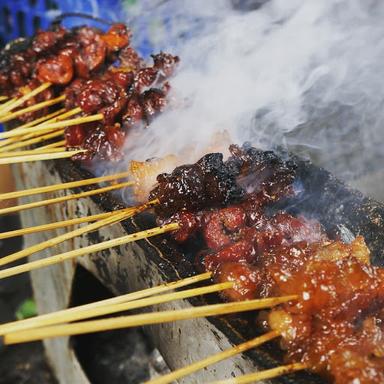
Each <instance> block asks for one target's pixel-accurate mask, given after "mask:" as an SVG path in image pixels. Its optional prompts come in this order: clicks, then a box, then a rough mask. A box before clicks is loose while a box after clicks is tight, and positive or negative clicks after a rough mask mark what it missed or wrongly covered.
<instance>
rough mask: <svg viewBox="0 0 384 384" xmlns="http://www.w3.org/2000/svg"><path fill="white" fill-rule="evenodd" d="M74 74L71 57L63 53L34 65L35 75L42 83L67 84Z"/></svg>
mask: <svg viewBox="0 0 384 384" xmlns="http://www.w3.org/2000/svg"><path fill="white" fill-rule="evenodd" d="M73 75H74V68H73V62H72V58H71V57H70V56H69V55H67V54H64V53H60V54H59V55H57V56H53V57H51V58H49V59H46V60H41V61H40V62H38V63H37V65H36V77H37V79H38V80H39V81H40V82H42V83H44V82H49V83H52V84H59V85H64V84H68V83H69V82H70V81H71V80H72V78H73Z"/></svg>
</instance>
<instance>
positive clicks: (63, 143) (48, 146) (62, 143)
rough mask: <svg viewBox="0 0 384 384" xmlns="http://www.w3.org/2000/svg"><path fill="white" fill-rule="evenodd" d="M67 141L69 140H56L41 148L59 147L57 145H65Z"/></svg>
mask: <svg viewBox="0 0 384 384" xmlns="http://www.w3.org/2000/svg"><path fill="white" fill-rule="evenodd" d="M66 142H67V141H66V140H60V141H56V142H54V143H51V144H47V145H43V146H41V147H39V149H44V148H57V147H61V146H65V143H66Z"/></svg>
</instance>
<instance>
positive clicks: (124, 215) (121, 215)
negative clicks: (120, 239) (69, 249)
mask: <svg viewBox="0 0 384 384" xmlns="http://www.w3.org/2000/svg"><path fill="white" fill-rule="evenodd" d="M155 203H157V201H155ZM153 205H154V202H153V201H150V202H149V203H147V204H144V205H141V206H139V207H131V208H126V209H123V211H122V212H118V213H116V214H114V215H110V216H109V217H107V218H105V219H102V220H98V221H96V222H95V223H92V224H88V225H86V226H84V227H81V228H77V229H75V230H73V231H70V232H65V233H63V234H62V235H59V236H56V237H54V238H52V239H49V240H46V241H43V242H41V243H38V244H35V245H32V246H30V247H28V248H24V249H22V250H21V251H19V252H15V253H12V254H10V255H8V256H4V257H2V258H0V266H2V265H5V264H8V263H12V262H13V261H16V260H20V259H23V258H25V257H28V256H30V255H33V254H34V253H36V252H39V251H42V250H44V249H47V248H51V247H54V246H55V245H57V244H60V243H62V242H64V241H67V240H70V239H73V238H74V237H77V236H81V235H83V234H85V233H88V232H93V231H95V230H96V229H99V228H102V227H106V226H108V225H111V224H116V223H118V222H120V221H122V220H125V219H128V218H129V217H132V216H133V215H135V214H137V213H139V212H142V211H144V210H145V209H148V208H150V207H152V206H153Z"/></svg>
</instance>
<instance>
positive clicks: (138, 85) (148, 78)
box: [134, 67, 158, 93]
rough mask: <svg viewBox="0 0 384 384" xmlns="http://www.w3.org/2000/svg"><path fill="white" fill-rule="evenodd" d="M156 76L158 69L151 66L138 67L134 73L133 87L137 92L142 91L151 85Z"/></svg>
mask: <svg viewBox="0 0 384 384" xmlns="http://www.w3.org/2000/svg"><path fill="white" fill-rule="evenodd" d="M157 77H158V70H157V69H156V68H153V67H147V68H142V69H139V70H138V72H137V73H136V75H135V80H134V87H135V90H136V91H137V92H140V93H141V92H143V91H145V90H146V89H147V88H149V87H151V86H153V85H154V84H155V82H156V80H157Z"/></svg>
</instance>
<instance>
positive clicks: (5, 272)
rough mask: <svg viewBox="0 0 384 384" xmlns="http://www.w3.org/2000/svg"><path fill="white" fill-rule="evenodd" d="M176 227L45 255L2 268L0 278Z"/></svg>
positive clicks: (173, 228) (148, 230)
mask: <svg viewBox="0 0 384 384" xmlns="http://www.w3.org/2000/svg"><path fill="white" fill-rule="evenodd" d="M178 228H179V224H177V223H171V224H166V225H164V226H161V227H155V228H151V229H147V230H145V231H141V232H137V233H132V234H131V235H126V236H123V237H118V238H117V239H112V240H107V241H103V242H102V243H99V244H92V245H88V246H87V247H84V248H80V249H74V250H73V251H69V252H64V253H60V254H58V255H54V256H50V257H46V258H44V259H40V260H36V261H31V262H29V263H26V264H22V265H17V266H16V267H12V268H7V269H3V270H1V271H0V279H3V278H5V277H10V276H14V275H18V274H20V273H24V272H29V271H33V270H35V269H39V268H44V267H48V266H50V265H54V264H57V263H62V262H63V261H66V260H71V259H75V258H77V257H80V256H84V255H87V254H89V253H94V252H99V251H103V250H104V249H108V248H112V247H118V246H119V245H123V244H127V243H131V242H133V241H138V240H142V239H146V238H148V237H152V236H157V235H161V234H163V233H166V232H169V231H174V230H176V229H178Z"/></svg>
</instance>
